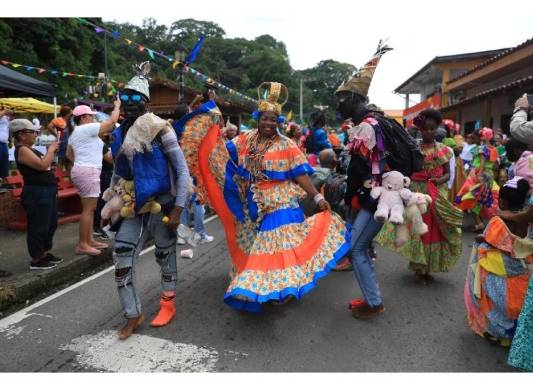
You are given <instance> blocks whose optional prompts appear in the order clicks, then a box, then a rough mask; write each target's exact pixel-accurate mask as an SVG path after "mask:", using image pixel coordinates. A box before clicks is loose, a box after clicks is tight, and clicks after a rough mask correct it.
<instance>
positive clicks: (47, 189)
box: [9, 119, 63, 270]
mask: <svg viewBox="0 0 533 390" xmlns="http://www.w3.org/2000/svg"><path fill="white" fill-rule="evenodd" d="M9 133H10V136H11V137H13V138H14V139H15V160H16V162H17V168H18V170H19V171H20V173H21V175H22V177H23V178H24V187H23V189H22V196H21V202H22V207H24V210H25V211H26V215H27V219H28V227H27V231H26V242H27V245H28V252H29V253H30V257H31V263H30V269H31V270H43V269H50V268H54V267H55V266H56V264H57V263H60V262H61V261H63V260H62V259H61V258H59V257H56V256H54V255H53V254H51V253H50V252H49V251H50V250H51V249H52V240H53V238H54V234H55V231H56V228H57V183H56V178H55V176H54V173H53V172H52V170H51V166H52V162H53V161H54V155H55V153H56V151H57V149H58V147H59V144H58V143H57V142H52V143H51V144H50V146H49V147H48V151H47V152H46V154H45V155H43V154H42V153H41V152H39V151H38V150H35V149H33V148H32V146H33V145H34V144H35V138H36V137H37V130H35V127H34V126H33V123H31V122H30V121H29V120H27V119H14V120H13V121H11V123H10V124H9Z"/></svg>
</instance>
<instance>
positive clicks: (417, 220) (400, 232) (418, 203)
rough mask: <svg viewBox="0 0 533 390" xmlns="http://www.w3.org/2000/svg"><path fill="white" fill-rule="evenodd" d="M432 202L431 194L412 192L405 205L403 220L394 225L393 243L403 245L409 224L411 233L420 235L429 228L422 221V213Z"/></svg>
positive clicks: (406, 238) (407, 237) (407, 234)
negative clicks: (399, 223) (401, 222)
mask: <svg viewBox="0 0 533 390" xmlns="http://www.w3.org/2000/svg"><path fill="white" fill-rule="evenodd" d="M431 202H432V200H431V196H429V195H427V194H422V193H420V192H414V193H413V196H412V197H411V199H410V200H409V201H408V202H407V204H406V206H405V212H404V215H405V221H404V223H403V224H401V225H396V226H395V229H394V245H396V246H402V245H405V244H406V243H407V241H408V239H409V225H410V227H411V234H413V235H417V236H421V235H422V234H426V233H427V232H428V230H429V228H428V225H426V224H425V223H424V220H423V219H422V215H423V214H425V213H426V212H427V211H428V206H429V204H430V203H431Z"/></svg>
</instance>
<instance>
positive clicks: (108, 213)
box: [100, 179, 124, 224]
mask: <svg viewBox="0 0 533 390" xmlns="http://www.w3.org/2000/svg"><path fill="white" fill-rule="evenodd" d="M121 180H122V179H121ZM122 195H124V189H123V187H122V184H121V183H120V181H119V183H117V184H115V185H114V186H113V187H109V188H108V189H107V190H105V191H104V193H103V194H102V199H103V200H104V201H105V202H106V204H105V205H104V207H103V208H102V211H101V213H100V215H101V216H102V219H105V220H110V221H111V223H112V224H113V223H115V222H116V221H117V219H118V218H119V215H120V210H121V209H122V207H123V206H124V201H123V200H122Z"/></svg>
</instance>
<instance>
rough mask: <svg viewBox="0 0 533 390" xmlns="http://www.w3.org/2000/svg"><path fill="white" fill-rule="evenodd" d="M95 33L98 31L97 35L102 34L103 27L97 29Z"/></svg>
mask: <svg viewBox="0 0 533 390" xmlns="http://www.w3.org/2000/svg"><path fill="white" fill-rule="evenodd" d="M94 31H96V33H97V34H100V33H101V32H103V31H104V29H103V28H102V27H95V28H94Z"/></svg>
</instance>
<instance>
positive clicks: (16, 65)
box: [11, 63, 22, 68]
mask: <svg viewBox="0 0 533 390" xmlns="http://www.w3.org/2000/svg"><path fill="white" fill-rule="evenodd" d="M11 66H12V67H13V68H18V67H20V66H22V65H20V64H14V63H11Z"/></svg>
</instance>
